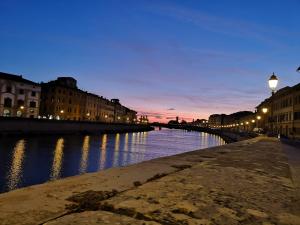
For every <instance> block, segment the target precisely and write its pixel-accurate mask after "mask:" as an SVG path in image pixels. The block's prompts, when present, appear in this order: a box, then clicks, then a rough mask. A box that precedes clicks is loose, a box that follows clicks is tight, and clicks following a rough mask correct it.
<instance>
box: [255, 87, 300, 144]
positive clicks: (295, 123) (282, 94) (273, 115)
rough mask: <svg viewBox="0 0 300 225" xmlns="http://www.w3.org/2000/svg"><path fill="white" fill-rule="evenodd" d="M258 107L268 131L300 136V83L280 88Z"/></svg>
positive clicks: (295, 136) (291, 136)
mask: <svg viewBox="0 0 300 225" xmlns="http://www.w3.org/2000/svg"><path fill="white" fill-rule="evenodd" d="M256 109H257V115H259V116H260V117H261V126H262V127H263V128H264V129H266V131H267V132H272V133H276V134H282V135H285V136H287V137H290V138H297V139H299V138H300V83H299V84H297V85H295V86H293V87H284V88H282V89H280V90H278V91H277V92H276V93H274V94H273V95H272V96H271V97H270V98H267V99H265V100H264V101H263V102H262V103H260V104H259V105H258V106H257V107H256Z"/></svg>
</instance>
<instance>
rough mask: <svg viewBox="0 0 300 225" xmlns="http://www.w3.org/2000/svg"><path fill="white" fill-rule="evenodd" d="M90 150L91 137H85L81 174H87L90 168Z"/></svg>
mask: <svg viewBox="0 0 300 225" xmlns="http://www.w3.org/2000/svg"><path fill="white" fill-rule="evenodd" d="M89 148H90V136H88V135H87V136H85V137H84V139H83V144H82V150H81V152H82V154H81V160H80V167H79V173H80V174H82V173H85V172H86V169H87V166H88V161H87V160H88V156H89Z"/></svg>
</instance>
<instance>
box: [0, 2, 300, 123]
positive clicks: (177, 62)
mask: <svg viewBox="0 0 300 225" xmlns="http://www.w3.org/2000/svg"><path fill="white" fill-rule="evenodd" d="M299 9H300V1H299V0H286V1H279V0H277V1H276V0H275V1H268V0H264V1H262V0H261V1H255V0H252V1H250V0H249V1H230V0H226V1H225V0H223V1H221V0H218V1H216V0H215V1H214V0H207V1H204V0H195V1H192V0H182V1H175V0H174V1H170V0H169V1H167V0H159V1H158V0H157V1H155V0H153V1H150V0H149V1H143V0H119V1H117V0H106V1H104V0H102V1H101V0H98V1H96V0H95V1H92V0H89V1H75V0H74V1H63V0H60V1H30V0H26V1H17V0H1V1H0V10H1V14H0V32H1V33H0V34H1V35H0V71H3V72H10V73H15V74H23V75H24V76H25V77H26V78H28V79H32V80H35V81H38V82H40V81H48V80H52V79H55V78H56V77H57V76H73V77H75V78H76V79H77V80H78V85H79V87H80V88H82V89H85V90H89V91H91V92H94V93H97V94H99V95H103V96H106V97H108V98H120V100H121V102H122V103H123V104H125V105H127V106H129V107H131V108H133V109H136V110H138V111H139V112H140V113H146V114H148V115H149V116H150V117H151V119H152V121H154V120H168V119H171V118H174V116H176V115H178V116H179V117H181V118H186V119H187V120H191V119H192V118H207V117H208V116H209V115H210V114H212V113H231V112H235V111H238V110H254V107H255V106H256V105H258V103H259V102H260V101H262V100H263V99H264V98H266V97H268V96H269V94H270V91H269V90H268V87H267V79H268V77H269V76H270V74H271V73H272V72H275V73H276V74H278V77H279V79H280V82H279V86H280V87H284V86H286V85H294V84H296V83H299V81H300V74H299V73H296V68H297V67H298V66H300V41H299V40H300V29H299V27H300V26H299V24H300V13H299Z"/></svg>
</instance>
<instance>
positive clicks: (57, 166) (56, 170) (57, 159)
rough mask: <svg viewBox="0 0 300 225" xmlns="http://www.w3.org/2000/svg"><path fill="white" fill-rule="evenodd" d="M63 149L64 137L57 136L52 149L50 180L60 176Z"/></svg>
mask: <svg viewBox="0 0 300 225" xmlns="http://www.w3.org/2000/svg"><path fill="white" fill-rule="evenodd" d="M63 150H64V139H63V138H59V139H58V140H57V142H56V146H55V150H54V158H53V164H52V170H51V175H50V179H51V180H56V179H58V178H60V173H61V165H62V159H63V154H64V152H63Z"/></svg>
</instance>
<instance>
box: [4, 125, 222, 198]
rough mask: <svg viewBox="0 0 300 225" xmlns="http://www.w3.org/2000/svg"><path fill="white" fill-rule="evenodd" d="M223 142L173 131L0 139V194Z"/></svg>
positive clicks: (199, 133)
mask: <svg viewBox="0 0 300 225" xmlns="http://www.w3.org/2000/svg"><path fill="white" fill-rule="evenodd" d="M223 144H225V142H224V140H222V139H221V138H220V137H218V136H215V135H211V134H207V133H203V132H193V131H191V132H188V131H184V130H176V129H162V130H158V129H156V130H154V131H150V132H138V133H121V134H101V135H63V136H54V135H52V136H32V137H24V138H18V137H2V138H0V192H7V191H11V190H13V189H17V188H20V187H26V186H30V185H34V184H40V183H44V182H47V181H50V180H56V179H60V178H63V177H69V176H74V175H78V174H84V173H88V172H96V171H100V170H104V169H108V168H111V167H121V166H126V165H129V164H134V163H138V162H141V161H145V160H150V159H153V158H158V157H163V156H169V155H175V154H179V153H183V152H188V151H192V150H196V149H203V148H208V147H213V146H218V145H223Z"/></svg>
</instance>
